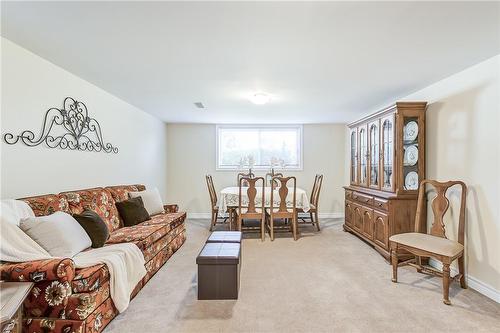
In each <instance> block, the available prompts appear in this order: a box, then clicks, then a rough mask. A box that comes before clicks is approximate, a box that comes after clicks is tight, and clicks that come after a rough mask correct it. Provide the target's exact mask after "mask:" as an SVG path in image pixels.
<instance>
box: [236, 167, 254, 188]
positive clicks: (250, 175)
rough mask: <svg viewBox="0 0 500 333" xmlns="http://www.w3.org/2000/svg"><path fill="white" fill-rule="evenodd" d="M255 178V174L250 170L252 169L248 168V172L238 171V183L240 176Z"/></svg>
mask: <svg viewBox="0 0 500 333" xmlns="http://www.w3.org/2000/svg"><path fill="white" fill-rule="evenodd" d="M243 177H245V178H255V174H254V173H253V172H252V169H248V173H244V172H240V173H238V183H237V184H238V185H239V184H240V179H241V178H243Z"/></svg>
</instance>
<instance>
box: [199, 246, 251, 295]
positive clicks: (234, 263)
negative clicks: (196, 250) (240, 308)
mask: <svg viewBox="0 0 500 333" xmlns="http://www.w3.org/2000/svg"><path fill="white" fill-rule="evenodd" d="M240 253H241V244H239V243H206V244H205V246H204V247H203V249H202V250H201V252H200V254H199V255H198V257H197V258H196V263H197V264H198V299H200V300H208V299H238V291H239V288H240V267H241V262H240Z"/></svg>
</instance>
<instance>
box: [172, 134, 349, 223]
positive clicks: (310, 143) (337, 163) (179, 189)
mask: <svg viewBox="0 0 500 333" xmlns="http://www.w3.org/2000/svg"><path fill="white" fill-rule="evenodd" d="M215 127H216V126H215V125H206V124H168V131H167V133H168V134H167V137H168V139H167V146H168V166H167V170H168V172H167V174H168V177H167V183H168V196H167V198H168V201H169V202H175V203H179V204H180V206H181V208H182V209H183V210H187V211H188V212H189V213H191V216H196V215H197V214H204V213H207V214H208V213H209V212H210V198H209V195H208V191H207V187H206V183H205V175H206V174H211V175H212V176H213V180H214V184H215V187H216V190H220V189H222V188H223V187H226V186H236V175H237V172H236V171H216V170H215V169H216V157H215V146H216V130H215ZM344 128H345V125H341V124H325V125H304V129H303V140H304V143H303V154H304V168H303V171H297V172H286V174H287V175H293V176H296V177H297V186H298V187H301V188H304V189H305V190H307V191H308V194H310V191H311V188H312V185H313V181H314V176H315V174H316V173H322V174H324V179H323V186H322V189H321V194H320V204H319V211H320V213H321V214H337V215H342V214H343V210H344V208H343V207H344V203H343V200H344V192H343V190H342V186H343V185H344V184H345V167H344V164H345V161H344V153H345V138H346V137H345V129H344ZM261 173H262V175H264V174H265V171H262V172H261ZM257 174H259V172H257ZM193 213H194V214H193Z"/></svg>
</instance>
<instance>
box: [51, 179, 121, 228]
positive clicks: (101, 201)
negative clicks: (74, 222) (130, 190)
mask: <svg viewBox="0 0 500 333" xmlns="http://www.w3.org/2000/svg"><path fill="white" fill-rule="evenodd" d="M59 194H60V195H61V196H64V197H65V198H66V200H67V201H68V204H69V210H70V212H71V214H81V213H82V212H83V211H84V210H85V209H88V210H92V211H94V212H96V213H97V214H98V215H99V216H100V217H101V218H102V220H103V221H104V223H106V226H107V227H108V230H109V232H110V233H111V232H113V231H115V230H116V229H118V228H120V218H119V215H118V210H117V209H116V206H115V201H114V200H113V196H112V195H111V193H110V192H109V191H108V190H107V189H104V188H102V187H96V188H91V189H87V190H78V191H70V192H62V193H59Z"/></svg>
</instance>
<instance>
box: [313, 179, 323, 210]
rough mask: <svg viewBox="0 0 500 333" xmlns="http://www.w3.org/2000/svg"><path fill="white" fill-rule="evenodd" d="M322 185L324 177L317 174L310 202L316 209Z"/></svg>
mask: <svg viewBox="0 0 500 333" xmlns="http://www.w3.org/2000/svg"><path fill="white" fill-rule="evenodd" d="M322 184H323V175H319V174H317V175H316V177H314V185H313V188H312V191H311V200H310V203H311V204H313V205H314V206H315V207H318V202H319V193H320V191H321V185H322Z"/></svg>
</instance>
